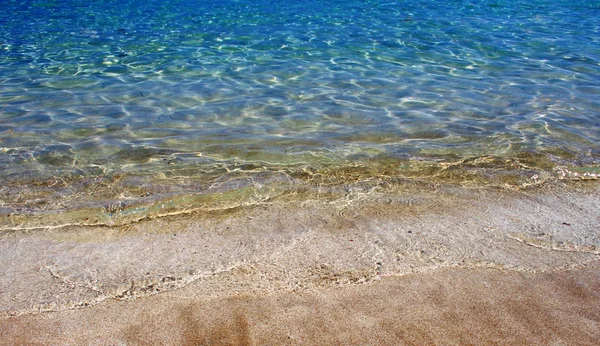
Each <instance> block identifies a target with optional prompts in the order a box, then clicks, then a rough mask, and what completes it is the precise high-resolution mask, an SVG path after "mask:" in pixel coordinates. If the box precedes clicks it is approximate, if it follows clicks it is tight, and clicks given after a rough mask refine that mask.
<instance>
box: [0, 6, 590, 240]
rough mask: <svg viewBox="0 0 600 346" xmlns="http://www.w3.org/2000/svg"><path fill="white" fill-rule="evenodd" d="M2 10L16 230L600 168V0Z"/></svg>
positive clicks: (10, 219)
mask: <svg viewBox="0 0 600 346" xmlns="http://www.w3.org/2000/svg"><path fill="white" fill-rule="evenodd" d="M5 7H6V10H5V11H2V13H1V14H0V23H2V29H3V30H2V32H1V33H0V105H1V107H0V120H1V121H0V181H1V182H2V186H1V187H0V201H1V203H0V213H1V214H2V218H3V219H2V220H3V221H2V223H3V228H4V229H9V228H19V227H21V228H27V227H37V226H43V225H47V226H52V225H56V224H57V223H60V222H62V223H65V222H67V223H68V222H74V223H80V224H81V223H90V224H98V223H105V224H118V223H127V222H131V221H134V220H138V219H141V218H145V217H151V216H156V215H164V214H172V213H181V212H188V211H191V210H199V209H210V210H214V209H227V208H233V207H240V206H244V205H254V204H259V203H261V202H263V201H268V200H271V199H273V198H281V197H282V196H283V197H284V198H288V197H289V196H297V197H298V198H300V199H308V200H310V199H323V198H324V199H328V198H344V196H346V195H347V194H348V192H349V191H350V192H353V193H354V192H357V191H358V192H360V193H367V192H369V191H373V190H377V189H384V190H386V191H388V192H390V191H396V190H398V191H404V189H405V187H406V185H411V184H412V185H413V186H415V187H417V188H418V186H419V184H436V183H439V182H441V183H452V184H457V185H459V186H465V185H466V186H484V187H486V186H498V187H508V188H511V189H514V188H523V187H527V186H531V185H538V184H541V183H544V182H546V181H548V180H556V179H573V178H574V179H581V178H585V179H596V178H598V176H599V174H600V170H599V168H598V165H599V163H600V162H599V160H600V156H599V155H600V145H599V144H598V143H600V131H599V129H600V123H599V120H598V119H599V117H598V114H599V112H600V103H599V102H598V96H599V95H600V82H598V81H599V80H600V64H599V61H600V51H599V50H598V47H600V39H599V37H600V32H599V31H600V26H599V25H598V22H597V19H596V18H597V17H598V16H597V15H596V14H597V13H598V11H599V9H598V6H597V4H595V2H593V1H577V2H576V3H574V4H571V3H569V4H562V3H557V2H550V1H510V2H508V1H503V2H498V1H483V2H478V3H472V2H469V1H458V2H451V3H444V2H438V1H416V2H415V1H410V2H408V1H406V2H405V1H383V2H382V1H339V2H327V3H322V2H317V1H303V2H298V3H294V4H288V3H286V4H283V3H281V4H280V3H275V2H272V1H258V2H257V1H225V2H222V1H220V2H206V1H169V2H164V1H143V2H142V1H128V2H125V3H123V2H118V3H117V2H114V1H105V2H101V3H90V2H87V1H78V0H71V1H66V2H64V1H63V2H52V1H49V2H41V1H33V2H25V3H23V2H9V3H8V4H6V5H5ZM58 213H61V214H60V215H61V216H60V217H61V218H62V221H60V222H59V221H52V220H50V219H52V218H55V217H56V218H58V217H59V216H58V215H59V214H58ZM33 216H34V217H33ZM23 218H25V219H27V221H24V220H23ZM36 218H44V220H46V221H35V220H36ZM69 219H70V220H71V221H68V220H69ZM32 220H33V221H32Z"/></svg>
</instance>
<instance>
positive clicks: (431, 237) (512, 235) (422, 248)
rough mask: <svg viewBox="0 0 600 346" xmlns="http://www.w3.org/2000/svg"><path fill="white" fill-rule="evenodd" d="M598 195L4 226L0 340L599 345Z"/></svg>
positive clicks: (423, 198)
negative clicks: (86, 224) (59, 225)
mask: <svg viewBox="0 0 600 346" xmlns="http://www.w3.org/2000/svg"><path fill="white" fill-rule="evenodd" d="M599 196H600V195H599V194H598V190H597V186H596V185H594V183H585V184H583V183H581V184H579V183H572V184H570V185H569V186H563V185H559V184H554V185H552V186H546V187H538V188H534V189H529V190H527V191H519V192H515V191H504V190H498V189H468V188H452V187H441V188H436V189H431V190H430V191H427V192H422V193H419V192H418V191H416V190H415V191H414V193H413V194H412V195H410V196H408V195H401V194H395V195H369V196H368V198H349V199H348V200H346V201H340V200H338V201H334V202H331V203H326V202H324V201H307V200H305V201H292V200H288V201H274V202H272V203H265V204H263V205H260V206H253V207H249V208H240V209H236V210H228V211H220V212H214V213H208V214H203V213H193V214H188V215H181V216H173V217H162V218H155V219H149V220H144V221H141V222H137V223H133V224H129V225H124V226H118V227H83V226H70V227H62V228H50V229H36V230H21V231H18V230H13V231H5V232H3V233H2V235H1V240H0V247H1V251H0V253H1V256H2V262H3V263H4V265H3V267H2V271H3V273H2V275H1V276H0V277H1V278H0V313H1V314H2V320H1V321H0V334H1V338H2V340H3V342H5V343H6V344H23V345H34V344H54V345H154V344H155V345H168V344H190V345H221V344H229V345H242V344H250V345H267V344H303V345H306V344H315V345H316V344H355V345H364V344H371V345H397V344H407V345H422V344H506V345H509V344H511V345H514V344H529V345H532V344H537V345H549V344H555V345H563V344H564V345H575V344H577V345H592V344H595V343H597V340H599V338H600V313H599V311H600V309H599V308H600V294H599V293H598V292H600V290H599V289H600V267H599V264H598V260H599V259H600V247H599V246H600V232H598V224H599V221H600V197H599ZM354 197H356V196H354Z"/></svg>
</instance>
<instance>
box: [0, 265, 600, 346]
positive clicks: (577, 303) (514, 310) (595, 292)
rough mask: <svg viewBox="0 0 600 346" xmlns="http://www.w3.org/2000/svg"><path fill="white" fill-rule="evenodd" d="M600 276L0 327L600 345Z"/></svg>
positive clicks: (168, 336) (411, 286) (531, 278)
mask: <svg viewBox="0 0 600 346" xmlns="http://www.w3.org/2000/svg"><path fill="white" fill-rule="evenodd" d="M599 269H600V268H599V267H598V266H597V265H594V266H590V267H588V268H586V269H581V270H570V271H562V272H555V273H548V274H523V273H514V272H506V271H498V270H494V269H442V270H439V271H435V272H430V273H426V274H419V275H409V276H406V277H394V278H385V279H383V280H381V281H380V282H377V283H375V284H371V285H359V286H349V287H343V288H330V289H323V290H316V291H309V292H291V293H282V294H273V295H266V296H248V295H239V296H235V297H231V298H226V299H217V300H210V301H204V300H203V299H201V298H198V297H196V298H194V297H190V296H189V295H190V294H191V295H193V291H194V290H193V287H189V288H185V289H183V290H182V291H180V292H178V293H174V294H170V295H168V296H163V295H157V296H153V297H149V298H145V299H140V300H134V301H127V302H118V301H110V302H107V303H106V304H103V305H102V306H98V307H95V308H93V309H82V310H71V311H64V312H59V313H47V314H41V315H33V316H23V317H21V318H17V319H8V320H3V321H1V322H0V328H1V330H2V340H3V343H6V344H23V345H25V344H27V345H37V344H39V345H48V344H54V345H307V344H308V345H334V344H335V345H342V344H345V345H350V344H352V345H433V344H436V345H449V344H452V345H456V344H460V345H469V344H476V345H483V344H485V345H494V344H496V345H595V344H597V342H598V340H600V270H599Z"/></svg>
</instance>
